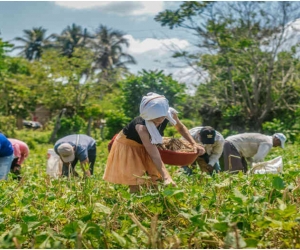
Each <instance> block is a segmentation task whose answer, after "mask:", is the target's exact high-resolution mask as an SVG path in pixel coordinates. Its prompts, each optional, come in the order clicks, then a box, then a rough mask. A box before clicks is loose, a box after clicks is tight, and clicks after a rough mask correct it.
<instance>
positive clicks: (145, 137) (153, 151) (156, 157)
mask: <svg viewBox="0 0 300 250" xmlns="http://www.w3.org/2000/svg"><path fill="white" fill-rule="evenodd" d="M135 129H136V131H137V132H138V134H139V136H140V138H141V141H142V143H143V145H144V147H145V149H146V151H147V152H148V154H149V155H150V157H151V159H152V161H153V162H154V164H155V166H156V169H157V170H158V172H159V173H160V174H161V176H162V178H163V180H164V183H165V184H170V183H172V184H173V185H175V182H174V181H173V180H172V178H171V176H170V174H169V172H168V170H167V169H166V167H165V164H164V163H163V162H162V160H161V156H160V154H159V151H158V149H157V147H156V146H155V145H154V144H152V143H151V142H150V135H149V132H148V130H147V128H146V126H144V125H139V124H138V125H136V126H135Z"/></svg>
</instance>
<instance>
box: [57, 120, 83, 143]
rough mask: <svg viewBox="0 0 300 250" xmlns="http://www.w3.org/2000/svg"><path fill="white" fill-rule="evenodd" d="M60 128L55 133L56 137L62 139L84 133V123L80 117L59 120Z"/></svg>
mask: <svg viewBox="0 0 300 250" xmlns="http://www.w3.org/2000/svg"><path fill="white" fill-rule="evenodd" d="M60 123H61V126H60V128H59V130H58V132H57V137H58V138H62V137H64V136H67V135H70V134H79V133H84V130H85V128H86V122H85V121H84V119H82V118H81V117H80V116H78V115H75V116H73V117H71V118H67V117H63V118H61V120H60Z"/></svg>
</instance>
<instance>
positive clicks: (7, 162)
mask: <svg viewBox="0 0 300 250" xmlns="http://www.w3.org/2000/svg"><path fill="white" fill-rule="evenodd" d="M13 159H14V150H13V147H12V145H11V143H10V141H9V140H8V139H7V138H6V137H5V136H4V135H3V134H2V133H0V180H6V179H7V175H8V173H9V171H10V166H11V163H12V161H13Z"/></svg>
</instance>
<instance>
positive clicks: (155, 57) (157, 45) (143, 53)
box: [124, 35, 199, 91]
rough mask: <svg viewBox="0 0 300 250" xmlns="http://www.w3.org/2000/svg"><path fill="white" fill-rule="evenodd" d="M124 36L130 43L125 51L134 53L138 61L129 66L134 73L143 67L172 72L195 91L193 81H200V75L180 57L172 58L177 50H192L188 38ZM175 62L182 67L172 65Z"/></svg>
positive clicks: (177, 78) (166, 72) (175, 77)
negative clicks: (137, 37) (182, 61)
mask: <svg viewBox="0 0 300 250" xmlns="http://www.w3.org/2000/svg"><path fill="white" fill-rule="evenodd" d="M124 37H126V38H127V39H128V41H129V44H130V47H129V48H127V49H124V52H126V53H128V54H130V55H132V56H133V57H134V58H135V59H136V61H137V64H136V65H130V66H129V68H130V70H131V72H132V73H134V74H136V73H137V72H138V71H140V70H141V69H145V70H164V73H165V74H172V76H173V78H174V79H176V80H177V81H179V82H182V83H186V84H187V86H188V88H189V90H190V91H194V89H193V87H192V85H191V83H197V82H199V79H198V78H199V75H198V74H196V72H195V71H194V70H193V69H192V68H190V67H188V66H186V65H184V64H183V63H181V62H180V61H179V60H178V59H175V58H172V55H173V53H174V51H175V50H178V49H181V50H190V49H191V48H192V46H191V44H190V43H189V42H188V41H187V40H183V39H178V38H170V39H154V38H146V39H144V40H139V39H134V37H133V36H132V35H126V36H124ZM190 52H191V51H190ZM174 64H176V65H181V67H174V66H172V65H174Z"/></svg>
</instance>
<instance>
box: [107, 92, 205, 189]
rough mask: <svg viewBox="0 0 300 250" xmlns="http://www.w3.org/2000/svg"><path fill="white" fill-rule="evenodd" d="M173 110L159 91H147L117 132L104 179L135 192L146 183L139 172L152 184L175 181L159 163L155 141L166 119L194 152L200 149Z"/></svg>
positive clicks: (162, 131)
mask: <svg viewBox="0 0 300 250" xmlns="http://www.w3.org/2000/svg"><path fill="white" fill-rule="evenodd" d="M177 113H178V112H177V111H176V110H175V109H173V108H171V107H169V101H168V100H167V99H166V98H165V96H163V95H158V94H156V93H152V92H151V93H148V94H147V96H144V97H143V98H142V101H141V103H140V116H138V117H136V118H134V119H133V120H132V121H131V122H130V123H129V124H127V126H126V127H124V128H123V130H122V131H121V132H120V133H119V134H118V136H117V137H116V139H115V140H114V143H113V145H112V147H111V151H110V153H109V155H108V159H107V164H106V169H105V172H104V175H103V179H104V180H105V181H108V182H111V183H115V184H123V185H128V186H129V188H130V193H136V192H138V191H139V190H140V186H141V185H144V184H145V183H146V181H145V179H144V178H143V176H144V175H145V174H146V175H147V176H148V177H150V179H151V184H154V185H156V184H157V181H159V180H162V181H163V182H164V184H166V185H168V184H172V185H176V184H175V182H174V181H173V179H172V177H171V175H170V173H169V172H168V170H167V168H166V167H165V164H164V163H163V161H162V159H161V156H160V154H159V151H158V149H157V147H156V145H157V144H161V143H162V142H163V138H162V136H163V134H164V130H165V128H166V126H167V125H168V123H170V124H171V125H173V126H174V127H175V129H176V130H177V131H178V132H179V133H180V134H181V135H182V136H183V137H184V138H185V139H186V140H187V141H188V142H189V143H190V144H191V145H192V146H193V147H194V149H195V151H197V152H198V154H203V153H204V149H203V148H202V147H201V146H200V145H198V144H197V143H196V142H195V141H194V139H193V138H192V137H191V135H190V134H189V132H188V129H187V128H186V126H185V125H184V124H183V123H182V122H181V121H180V120H179V118H178V116H177Z"/></svg>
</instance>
